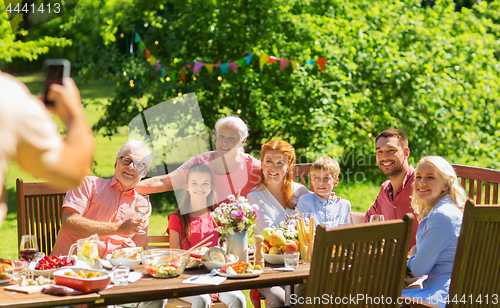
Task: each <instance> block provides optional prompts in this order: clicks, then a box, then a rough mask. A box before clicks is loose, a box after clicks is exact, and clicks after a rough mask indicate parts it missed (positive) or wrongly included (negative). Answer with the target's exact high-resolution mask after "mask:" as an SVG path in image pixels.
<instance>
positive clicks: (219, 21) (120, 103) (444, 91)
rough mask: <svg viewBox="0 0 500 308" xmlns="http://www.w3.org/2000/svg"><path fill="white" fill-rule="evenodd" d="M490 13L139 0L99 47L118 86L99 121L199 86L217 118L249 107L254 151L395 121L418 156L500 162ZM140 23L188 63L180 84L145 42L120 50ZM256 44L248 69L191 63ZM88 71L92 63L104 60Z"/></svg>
mask: <svg viewBox="0 0 500 308" xmlns="http://www.w3.org/2000/svg"><path fill="white" fill-rule="evenodd" d="M490 9H494V10H496V12H498V3H497V1H493V2H492V3H486V2H482V3H481V4H480V5H478V6H474V7H473V8H472V9H465V8H464V9H462V11H460V12H455V10H454V3H453V1H446V0H441V1H436V3H435V5H434V6H433V7H432V8H430V7H422V6H421V4H420V1H416V0H413V1H404V2H403V1H347V0H330V1H316V0H309V1H299V0H292V1H258V0H239V1H225V0H217V1H216V0H213V1H205V0H191V1H167V2H165V1H158V0H153V1H151V0H147V1H145V0H135V1H134V5H133V6H132V7H131V8H130V9H127V10H125V11H122V12H121V13H120V14H117V15H116V16H113V17H110V18H109V19H108V20H107V21H106V23H107V26H106V27H105V30H104V31H103V32H102V33H101V35H103V36H104V35H105V36H106V37H108V38H112V39H111V41H116V43H115V45H114V46H113V44H108V45H104V46H100V47H101V48H103V50H105V51H106V52H107V53H106V55H107V56H108V58H107V59H110V60H108V63H107V66H106V67H113V72H114V79H115V80H116V84H117V86H116V89H115V93H116V95H115V97H114V98H113V99H112V100H111V101H110V104H109V105H108V106H107V108H106V113H105V115H104V117H103V118H102V119H101V120H100V121H99V123H98V124H97V125H96V126H95V127H94V128H95V129H96V130H98V129H101V128H104V130H105V134H110V135H111V134H113V133H114V132H116V130H117V128H118V127H120V126H122V125H126V124H128V122H129V121H130V120H131V119H132V118H133V117H134V116H135V115H137V114H138V113H140V112H141V111H143V110H144V109H146V108H149V107H151V106H154V105H156V104H159V103H161V102H163V101H165V100H167V99H171V98H174V97H176V96H177V95H179V93H181V94H182V93H190V92H196V95H197V97H198V101H199V104H200V108H201V111H202V114H203V117H204V119H205V124H206V125H207V126H208V127H209V128H213V125H214V123H215V121H216V120H217V119H218V118H220V117H222V116H224V115H228V114H231V113H237V111H238V110H240V111H241V114H240V116H241V117H242V118H243V119H244V120H245V121H246V122H247V123H248V124H249V125H250V127H251V135H250V138H249V139H248V142H249V145H248V149H249V150H259V149H260V145H261V144H262V143H263V142H265V141H267V140H269V139H271V138H282V139H285V140H288V141H290V142H291V143H292V144H293V145H294V146H295V147H296V148H297V149H298V152H299V153H306V152H314V153H323V154H330V155H337V154H339V152H336V151H338V149H339V148H340V149H342V150H340V153H343V154H344V155H346V154H349V153H359V154H370V153H372V152H373V143H374V137H375V136H376V134H377V133H379V132H380V131H382V130H383V129H386V128H390V127H398V128H401V129H403V130H404V131H405V132H406V133H407V134H408V136H409V140H410V147H411V150H412V155H413V156H414V157H416V158H417V159H418V158H419V157H420V156H423V155H429V154H433V155H443V156H456V155H470V157H472V159H474V157H478V156H481V155H483V156H484V155H485V156H487V157H489V158H491V159H492V160H493V161H498V158H500V156H499V150H498V149H497V147H495V141H496V140H498V138H499V134H500V133H499V130H498V128H499V126H500V121H499V113H498V112H496V110H497V109H498V107H499V102H498V97H499V95H498V94H499V93H498V91H499V90H498V89H499V84H500V81H499V79H498V78H499V77H498V76H499V69H500V64H499V63H498V60H497V57H496V54H497V52H498V43H497V41H498V40H497V35H496V32H495V31H494V29H495V27H494V26H493V21H492V18H494V17H493V16H497V15H498V14H497V15H494V14H493V13H491V12H489V13H488V15H487V14H486V13H485V12H488V11H491V10H490ZM132 31H134V32H136V33H139V35H140V37H141V39H142V41H143V42H144V43H145V46H146V47H147V48H148V50H149V51H150V53H151V55H153V56H154V57H155V58H156V59H157V60H158V61H159V62H160V63H161V65H162V66H163V67H164V68H165V69H166V70H167V71H168V72H175V73H177V75H176V76H177V78H175V80H174V78H172V80H170V81H166V80H165V78H162V77H161V73H160V72H159V71H157V70H155V69H154V68H153V66H152V65H151V64H150V63H149V62H148V61H146V59H145V56H144V48H139V44H135V45H134V48H135V53H134V54H132V55H130V56H128V57H124V55H125V50H124V48H123V49H122V50H119V49H117V48H116V46H118V45H119V44H121V45H122V46H123V45H125V44H124V40H125V38H126V37H125V38H120V37H119V36H120V33H125V34H126V35H127V36H129V35H130V34H131V33H132ZM155 42H158V44H155ZM262 52H265V53H267V54H269V55H274V56H277V57H280V58H284V59H291V60H297V61H300V63H301V64H302V66H301V67H300V68H298V70H297V71H296V72H292V68H291V67H290V66H288V67H287V68H286V69H285V70H283V71H280V69H279V64H278V63H268V64H266V65H265V66H264V68H263V71H262V72H261V71H260V68H259V61H258V60H259V55H260V54H261V53H262ZM248 54H252V55H253V60H252V62H251V63H250V65H249V66H245V67H240V68H239V69H238V73H237V74H236V73H233V72H231V71H230V72H229V73H228V74H227V75H223V74H221V73H220V71H218V70H215V71H214V73H211V74H210V73H208V72H207V71H206V70H204V69H202V70H200V72H199V73H198V74H197V75H196V76H193V75H192V72H191V70H192V68H193V63H194V61H202V62H205V63H216V62H217V61H218V60H221V61H222V63H225V62H230V61H235V60H238V59H241V58H243V57H245V56H246V55H248ZM321 57H327V64H326V69H325V71H324V72H322V71H321V70H320V69H319V68H318V66H312V65H306V64H305V63H306V61H308V60H311V59H317V58H321ZM187 65H190V66H191V68H188V67H187ZM88 68H89V69H88V70H84V72H89V73H90V72H91V71H93V70H97V69H100V68H97V67H96V65H95V64H94V63H89V64H88ZM182 70H184V71H185V74H186V81H185V82H180V78H179V77H178V76H179V73H180V72H181V71H182ZM219 76H220V77H222V81H220V80H219ZM167 77H170V75H169V74H167ZM193 77H196V80H194V78H193ZM131 81H132V82H131Z"/></svg>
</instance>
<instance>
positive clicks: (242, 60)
mask: <svg viewBox="0 0 500 308" xmlns="http://www.w3.org/2000/svg"><path fill="white" fill-rule="evenodd" d="M236 63H238V67H243V66H245V58H241V59H239V60H237V61H236Z"/></svg>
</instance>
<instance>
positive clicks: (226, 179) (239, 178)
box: [177, 151, 260, 203]
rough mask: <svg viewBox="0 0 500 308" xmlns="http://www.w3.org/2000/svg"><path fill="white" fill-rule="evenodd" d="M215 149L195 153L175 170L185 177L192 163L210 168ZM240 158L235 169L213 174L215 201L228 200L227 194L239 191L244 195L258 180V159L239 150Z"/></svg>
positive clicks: (235, 193)
mask: <svg viewBox="0 0 500 308" xmlns="http://www.w3.org/2000/svg"><path fill="white" fill-rule="evenodd" d="M214 153H215V151H210V152H205V153H202V154H197V155H195V156H193V157H192V158H191V159H189V160H188V161H187V162H185V163H184V164H182V165H181V166H180V167H179V168H177V170H178V171H179V172H180V173H181V174H182V175H183V176H184V178H186V173H187V171H188V170H189V167H191V166H192V165H193V164H196V163H200V164H205V165H207V166H209V167H210V168H212V160H213V154H214ZM240 157H241V158H242V159H241V160H240V164H239V166H238V168H236V170H234V171H233V172H231V173H230V174H227V175H226V174H222V175H221V174H216V173H215V172H214V173H213V175H214V189H215V193H216V195H217V202H218V203H221V202H228V201H229V200H227V196H229V195H231V194H233V195H235V196H236V195H237V194H238V192H239V191H241V196H245V197H246V195H247V194H248V192H249V191H250V190H251V189H252V188H254V187H255V186H256V185H257V184H258V183H259V182H260V160H258V159H255V158H253V157H252V156H251V155H249V154H246V153H243V152H241V156H240Z"/></svg>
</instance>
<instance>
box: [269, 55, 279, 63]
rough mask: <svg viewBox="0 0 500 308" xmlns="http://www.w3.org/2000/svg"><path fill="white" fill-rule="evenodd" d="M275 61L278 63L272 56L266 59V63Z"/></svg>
mask: <svg viewBox="0 0 500 308" xmlns="http://www.w3.org/2000/svg"><path fill="white" fill-rule="evenodd" d="M276 61H278V58H276V57H274V56H270V57H269V59H267V63H274V62H276Z"/></svg>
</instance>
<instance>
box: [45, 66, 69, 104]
mask: <svg viewBox="0 0 500 308" xmlns="http://www.w3.org/2000/svg"><path fill="white" fill-rule="evenodd" d="M63 72H64V65H49V66H47V71H46V79H45V95H47V92H48V90H49V87H50V85H51V84H53V83H57V84H61V85H62V81H63ZM44 103H45V105H50V106H53V105H54V103H53V102H50V101H48V100H47V97H46V96H45V99H44Z"/></svg>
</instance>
